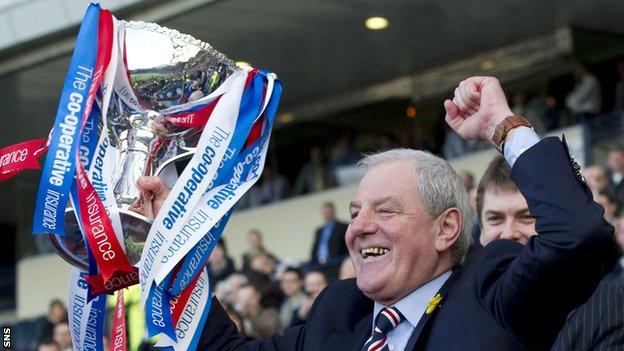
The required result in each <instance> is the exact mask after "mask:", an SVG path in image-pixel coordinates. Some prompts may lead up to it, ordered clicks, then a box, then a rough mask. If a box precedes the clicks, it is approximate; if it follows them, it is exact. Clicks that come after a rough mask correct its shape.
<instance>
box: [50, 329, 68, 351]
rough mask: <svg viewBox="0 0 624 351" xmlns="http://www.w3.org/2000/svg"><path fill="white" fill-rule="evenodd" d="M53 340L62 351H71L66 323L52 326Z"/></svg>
mask: <svg viewBox="0 0 624 351" xmlns="http://www.w3.org/2000/svg"><path fill="white" fill-rule="evenodd" d="M53 340H54V342H56V343H57V344H58V345H59V346H60V348H61V350H62V351H72V339H71V335H70V334H69V324H67V322H60V323H58V324H57V325H55V326H54V336H53Z"/></svg>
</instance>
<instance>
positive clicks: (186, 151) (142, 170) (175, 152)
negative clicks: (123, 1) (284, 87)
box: [50, 21, 239, 270]
mask: <svg viewBox="0 0 624 351" xmlns="http://www.w3.org/2000/svg"><path fill="white" fill-rule="evenodd" d="M118 23H119V25H120V27H123V29H124V31H125V35H124V37H125V49H126V60H125V62H126V64H125V71H126V72H127V76H128V83H129V84H130V86H131V90H132V93H133V95H134V96H133V99H130V100H132V101H134V102H135V103H128V101H129V99H128V92H123V91H121V92H119V91H114V93H113V95H112V98H111V101H110V104H109V107H108V114H107V126H108V132H109V137H110V140H111V144H112V145H113V146H115V147H116V148H117V150H118V152H119V158H118V162H117V164H116V166H115V171H114V173H113V182H112V185H113V186H114V194H115V198H116V201H117V206H118V212H119V215H120V219H121V225H122V229H123V237H124V244H125V247H126V254H127V256H128V259H129V261H130V262H131V263H132V264H135V263H137V262H138V261H139V259H140V257H141V251H142V250H143V243H144V242H145V239H146V237H147V234H148V232H149V229H150V227H151V220H150V219H148V218H147V217H145V216H143V215H140V214H138V213H136V212H133V211H131V210H129V208H130V207H131V206H133V205H136V204H138V203H140V201H142V199H141V194H140V192H139V190H138V189H137V187H136V183H137V180H138V178H139V177H140V176H143V175H158V174H159V173H160V171H161V170H163V169H164V168H165V166H167V165H169V164H171V163H173V162H176V161H182V160H184V159H185V158H189V157H191V156H192V154H193V152H194V147H195V145H196V144H197V141H198V139H199V136H200V135H201V131H202V127H198V128H182V127H173V126H171V125H170V123H168V121H167V118H166V117H167V116H166V115H164V114H162V113H161V112H159V111H163V110H165V109H170V108H171V107H174V106H179V105H183V104H186V103H188V102H192V101H194V100H198V99H200V98H202V97H204V96H207V95H208V94H210V93H211V92H213V91H214V90H215V89H217V88H218V87H219V86H220V85H221V84H222V83H223V82H224V81H225V79H226V78H227V77H228V76H230V75H231V74H232V73H233V72H235V71H236V70H238V69H239V68H237V67H236V65H235V64H234V62H233V61H232V60H230V59H229V58H227V57H226V56H225V55H223V54H222V53H220V52H218V51H216V50H215V49H213V48H212V47H211V46H210V45H209V44H207V43H204V42H202V41H200V40H197V39H195V38H193V37H191V36H189V35H185V34H181V33H179V32H178V31H175V30H171V29H168V28H164V27H161V26H159V25H157V24H154V23H145V22H136V21H131V22H125V21H119V22H118ZM50 238H51V241H52V244H53V246H54V248H55V249H56V251H57V252H58V254H59V255H60V256H61V257H62V258H63V259H64V260H66V261H67V262H68V263H70V264H71V265H73V266H75V267H78V268H81V269H83V270H87V269H88V266H89V265H88V258H87V251H86V246H85V240H84V239H83V236H82V234H81V232H80V228H79V226H78V222H77V220H76V215H75V213H74V211H73V209H72V208H70V207H68V208H67V210H66V213H65V236H64V237H59V236H56V235H50Z"/></svg>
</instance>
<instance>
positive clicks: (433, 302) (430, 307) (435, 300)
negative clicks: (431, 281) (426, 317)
mask: <svg viewBox="0 0 624 351" xmlns="http://www.w3.org/2000/svg"><path fill="white" fill-rule="evenodd" d="M440 302H442V295H440V294H436V296H434V297H432V298H430V299H429V302H428V303H427V309H426V310H425V313H426V314H431V313H433V311H435V309H436V307H438V306H439V305H440Z"/></svg>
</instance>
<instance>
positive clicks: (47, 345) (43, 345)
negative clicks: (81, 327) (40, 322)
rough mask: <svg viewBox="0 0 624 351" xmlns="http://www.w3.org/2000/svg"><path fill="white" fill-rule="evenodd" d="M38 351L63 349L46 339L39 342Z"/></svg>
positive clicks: (59, 350) (58, 350)
mask: <svg viewBox="0 0 624 351" xmlns="http://www.w3.org/2000/svg"><path fill="white" fill-rule="evenodd" d="M105 350H108V349H105ZM37 351H61V348H60V346H59V345H58V344H57V343H55V342H54V340H52V339H45V340H42V341H40V342H39V345H37Z"/></svg>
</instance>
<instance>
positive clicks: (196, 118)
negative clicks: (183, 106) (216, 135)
mask: <svg viewBox="0 0 624 351" xmlns="http://www.w3.org/2000/svg"><path fill="white" fill-rule="evenodd" d="M220 98H221V96H217V97H216V98H215V99H214V100H212V101H211V102H210V103H209V104H208V105H206V106H205V107H202V108H201V109H198V110H197V111H186V112H180V113H176V114H171V115H169V116H167V121H168V122H169V123H171V125H173V126H176V127H186V128H197V127H203V126H205V125H206V123H207V122H208V119H209V118H210V115H211V114H212V111H213V110H214V108H215V106H217V102H219V99H220Z"/></svg>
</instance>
